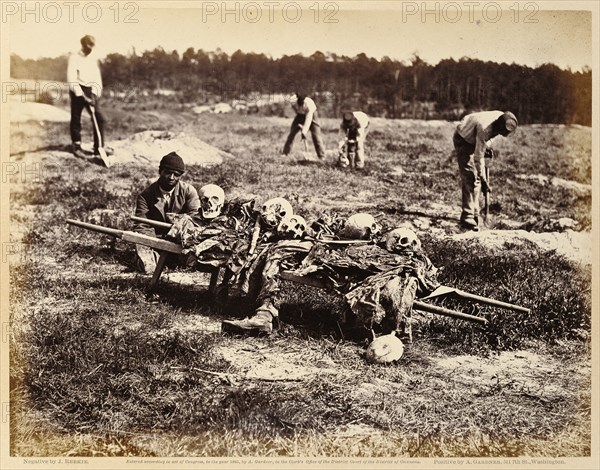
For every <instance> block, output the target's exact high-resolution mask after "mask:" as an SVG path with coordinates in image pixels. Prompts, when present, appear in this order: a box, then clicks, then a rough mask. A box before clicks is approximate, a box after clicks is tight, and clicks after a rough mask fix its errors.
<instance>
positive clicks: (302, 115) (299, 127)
mask: <svg viewBox="0 0 600 470" xmlns="http://www.w3.org/2000/svg"><path fill="white" fill-rule="evenodd" d="M292 108H293V109H294V111H296V117H294V120H293V121H292V127H291V128H290V134H289V135H288V138H287V140H286V141H285V145H284V146H283V152H282V153H283V155H289V153H290V151H291V150H292V146H293V145H294V138H295V137H296V134H297V133H298V131H300V132H301V133H302V139H306V136H307V134H308V131H309V130H310V133H311V135H312V139H313V144H314V146H315V150H316V151H317V156H318V157H319V159H320V160H321V161H324V160H325V148H324V146H323V137H322V136H321V125H320V124H319V120H318V116H317V105H316V104H315V102H314V101H313V100H312V99H311V98H308V97H307V96H306V95H305V94H304V93H303V92H300V91H297V92H296V99H295V100H293V101H292Z"/></svg>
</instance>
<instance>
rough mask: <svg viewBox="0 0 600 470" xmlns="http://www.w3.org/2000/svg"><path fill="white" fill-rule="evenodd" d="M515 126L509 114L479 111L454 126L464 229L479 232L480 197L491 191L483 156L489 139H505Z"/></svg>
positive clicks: (513, 119) (489, 145)
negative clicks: (499, 137) (481, 194)
mask: <svg viewBox="0 0 600 470" xmlns="http://www.w3.org/2000/svg"><path fill="white" fill-rule="evenodd" d="M517 125H518V122H517V118H516V117H515V115H514V114H513V113H511V112H510V111H506V112H502V111H482V112H479V113H472V114H468V115H467V116H465V117H464V118H463V119H462V120H461V121H460V123H459V124H458V126H457V127H456V132H454V138H453V142H454V149H455V151H456V157H457V159H458V169H459V171H460V179H461V189H462V213H461V216H460V223H461V225H462V226H463V227H464V228H467V229H470V230H475V231H477V230H479V194H480V191H483V193H484V194H485V193H487V192H488V191H489V192H491V189H490V187H489V184H488V181H487V178H486V176H485V175H486V172H485V159H484V156H485V155H486V154H488V153H490V152H492V150H491V144H492V139H494V137H496V136H498V135H501V136H503V137H506V136H508V135H509V134H511V133H512V132H513V131H514V130H515V129H516V128H517Z"/></svg>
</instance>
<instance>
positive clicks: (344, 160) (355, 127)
mask: <svg viewBox="0 0 600 470" xmlns="http://www.w3.org/2000/svg"><path fill="white" fill-rule="evenodd" d="M368 130H369V116H367V115H366V114H365V113H363V112H362V111H354V112H349V111H348V112H345V113H344V114H343V117H342V124H341V125H340V131H341V132H342V134H343V135H344V137H345V139H344V140H342V141H340V149H342V148H343V147H344V146H345V145H347V142H346V141H347V140H348V139H350V140H356V156H355V160H354V167H355V168H356V169H358V170H360V169H363V168H364V167H365V140H366V138H367V133H368ZM339 161H340V166H341V167H342V168H345V167H347V166H348V165H349V164H350V162H349V161H348V156H347V154H346V152H344V153H342V154H340V159H339Z"/></svg>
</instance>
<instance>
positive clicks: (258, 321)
mask: <svg viewBox="0 0 600 470" xmlns="http://www.w3.org/2000/svg"><path fill="white" fill-rule="evenodd" d="M221 330H222V331H223V333H254V334H260V333H264V334H268V335H270V334H271V333H272V332H273V315H271V313H269V312H267V311H265V310H259V311H258V312H256V315H254V316H253V317H250V318H245V319H243V320H224V321H223V322H221Z"/></svg>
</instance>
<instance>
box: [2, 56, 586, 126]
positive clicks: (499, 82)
mask: <svg viewBox="0 0 600 470" xmlns="http://www.w3.org/2000/svg"><path fill="white" fill-rule="evenodd" d="M66 62H67V58H66V57H65V56H63V57H58V58H53V59H47V58H44V59H38V60H24V59H22V58H20V57H19V56H17V55H12V56H11V76H12V77H13V78H28V79H45V80H61V81H64V80H65V79H66ZM102 72H103V77H104V82H105V86H106V87H107V88H112V89H114V90H122V91H127V90H131V89H133V88H135V89H144V90H155V89H172V90H176V91H179V92H180V95H181V97H182V99H183V100H185V101H189V102H196V103H199V104H201V103H203V102H209V101H211V100H213V101H214V100H221V101H231V100H234V99H244V98H246V99H248V98H249V97H251V96H252V95H255V96H256V95H259V94H262V95H274V94H278V93H291V92H294V91H295V90H297V89H303V90H305V91H306V92H307V93H308V94H312V95H314V96H315V97H316V98H317V99H318V100H319V107H320V109H322V111H323V114H330V115H338V114H339V112H340V111H341V110H344V109H361V110H364V111H366V112H367V113H369V114H371V115H373V116H386V117H390V118H424V119H428V118H447V119H456V118H458V117H460V115H462V114H464V113H465V112H469V111H473V110H481V109H501V110H507V109H509V110H512V111H513V112H515V114H516V115H517V116H518V117H519V120H520V121H521V122H522V123H564V124H583V125H591V120H592V108H591V102H592V73H591V70H590V69H589V68H585V69H584V70H582V71H576V72H573V71H571V70H563V69H561V68H559V67H557V66H556V65H553V64H544V65H541V66H539V67H536V68H531V67H527V66H523V65H517V64H514V63H513V64H510V65H509V64H505V63H502V64H499V63H496V62H489V61H488V62H485V61H481V60H476V59H470V58H463V59H460V60H459V61H456V60H453V59H445V60H442V61H440V62H439V63H438V64H436V65H431V64H428V63H426V62H424V61H423V60H422V59H421V58H420V57H419V56H418V55H414V56H413V57H412V58H411V60H410V61H408V62H401V61H398V60H392V59H390V58H388V57H384V58H383V59H382V60H376V59H374V58H370V57H367V56H366V55H365V54H359V55H357V56H355V57H347V56H340V55H337V54H334V53H327V54H324V53H322V52H319V51H317V52H315V53H314V54H312V55H311V56H309V57H305V56H303V55H292V56H283V57H281V58H278V59H273V58H271V57H268V56H267V55H265V54H256V53H244V52H242V51H240V50H238V51H236V52H234V53H233V54H231V56H229V55H228V54H227V53H225V52H223V51H221V50H220V49H217V50H216V51H214V52H205V51H203V50H202V49H199V50H195V49H194V48H191V47H190V48H188V49H187V50H186V51H185V52H184V53H183V54H181V55H180V54H179V53H178V52H177V51H172V52H167V51H165V50H164V49H162V48H160V47H159V48H156V49H154V50H152V51H145V52H143V53H141V54H138V53H136V52H135V51H134V52H132V53H131V54H128V55H123V54H117V53H115V54H109V55H108V56H107V57H106V58H105V59H104V61H103V63H102Z"/></svg>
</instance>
